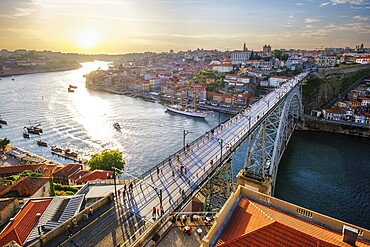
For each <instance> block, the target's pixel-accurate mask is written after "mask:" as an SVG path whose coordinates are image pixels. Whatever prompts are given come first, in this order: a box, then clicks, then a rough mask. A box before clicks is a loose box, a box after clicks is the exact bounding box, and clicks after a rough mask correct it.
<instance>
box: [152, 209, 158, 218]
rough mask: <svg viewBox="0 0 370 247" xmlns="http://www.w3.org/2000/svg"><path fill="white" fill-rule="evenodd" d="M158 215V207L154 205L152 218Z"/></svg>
mask: <svg viewBox="0 0 370 247" xmlns="http://www.w3.org/2000/svg"><path fill="white" fill-rule="evenodd" d="M156 216H157V209H156V207H153V209H152V218H153V220H155V218H156Z"/></svg>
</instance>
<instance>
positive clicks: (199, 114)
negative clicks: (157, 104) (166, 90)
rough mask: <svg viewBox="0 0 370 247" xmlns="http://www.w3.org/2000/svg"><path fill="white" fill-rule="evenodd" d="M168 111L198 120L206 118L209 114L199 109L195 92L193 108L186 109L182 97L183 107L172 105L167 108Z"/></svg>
mask: <svg viewBox="0 0 370 247" xmlns="http://www.w3.org/2000/svg"><path fill="white" fill-rule="evenodd" d="M166 109H167V111H169V112H173V113H177V114H181V115H185V116H189V117H196V118H205V117H206V116H207V115H208V112H204V111H199V110H198V109H197V102H196V95H195V91H194V92H193V108H190V107H186V106H184V105H183V98H182V96H181V105H180V106H179V105H171V106H167V107H166Z"/></svg>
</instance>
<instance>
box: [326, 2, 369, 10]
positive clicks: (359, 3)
mask: <svg viewBox="0 0 370 247" xmlns="http://www.w3.org/2000/svg"><path fill="white" fill-rule="evenodd" d="M329 4H331V5H333V6H335V5H338V4H353V5H362V4H366V0H330V2H323V3H322V4H320V7H325V6H328V5H329ZM351 8H356V9H357V8H362V7H352V6H351Z"/></svg>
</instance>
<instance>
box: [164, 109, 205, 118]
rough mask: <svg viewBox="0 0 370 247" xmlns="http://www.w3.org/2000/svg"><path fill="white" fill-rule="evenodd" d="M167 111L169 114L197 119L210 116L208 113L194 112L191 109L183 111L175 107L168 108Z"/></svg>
mask: <svg viewBox="0 0 370 247" xmlns="http://www.w3.org/2000/svg"><path fill="white" fill-rule="evenodd" d="M166 109H167V111H169V112H173V113H177V114H182V115H185V116H190V117H196V118H205V117H206V116H207V115H208V112H201V111H193V110H191V109H185V110H182V109H179V108H177V107H173V106H167V107H166Z"/></svg>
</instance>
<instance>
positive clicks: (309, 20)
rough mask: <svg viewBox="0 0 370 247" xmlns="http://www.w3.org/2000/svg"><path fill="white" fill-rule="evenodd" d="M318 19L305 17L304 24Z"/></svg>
mask: <svg viewBox="0 0 370 247" xmlns="http://www.w3.org/2000/svg"><path fill="white" fill-rule="evenodd" d="M319 21H320V20H319V19H311V18H307V19H305V20H304V24H309V23H314V22H319Z"/></svg>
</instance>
